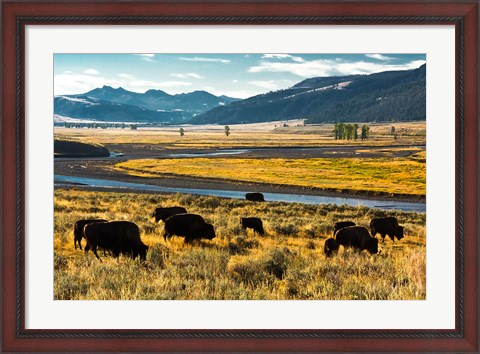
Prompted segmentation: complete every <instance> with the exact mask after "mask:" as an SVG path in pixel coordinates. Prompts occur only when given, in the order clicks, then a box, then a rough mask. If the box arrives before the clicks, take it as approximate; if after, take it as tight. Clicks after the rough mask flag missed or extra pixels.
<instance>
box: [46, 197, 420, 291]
mask: <svg viewBox="0 0 480 354" xmlns="http://www.w3.org/2000/svg"><path fill="white" fill-rule="evenodd" d="M171 205H182V206H184V207H186V208H187V210H188V211H189V212H191V213H196V214H200V215H202V216H204V218H205V219H206V220H207V222H210V223H212V224H213V225H214V226H215V229H216V234H217V237H216V238H214V239H213V240H211V241H208V240H203V241H196V242H194V244H193V245H185V244H184V243H183V240H182V239H181V238H178V237H174V238H172V240H171V241H170V242H167V243H164V241H163V238H162V237H161V235H162V232H163V224H162V223H161V222H160V223H159V224H158V225H156V224H154V223H153V219H152V218H150V214H151V212H152V210H153V209H154V208H155V207H158V206H171ZM387 214H388V215H393V216H395V217H397V219H398V220H399V222H400V224H401V225H404V226H405V234H406V236H405V238H404V239H402V240H401V241H396V242H395V243H393V242H391V240H386V241H385V243H380V246H379V249H380V251H381V253H380V254H378V255H374V256H371V255H369V254H367V253H360V254H357V253H355V252H352V251H344V250H343V249H341V250H340V254H339V255H338V256H337V257H334V258H331V259H327V258H325V256H324V255H323V242H324V241H325V239H326V238H329V237H331V236H332V232H333V224H334V223H335V222H336V221H340V220H353V221H355V222H356V223H357V224H359V225H362V226H366V227H368V224H369V222H370V219H371V218H374V217H379V216H385V215H387ZM242 216H258V217H261V218H262V220H263V221H264V226H265V231H266V235H265V236H263V237H258V236H254V235H253V233H252V232H251V231H250V230H249V231H248V232H245V231H244V230H242V229H241V227H240V217H242ZM425 217H426V216H425V214H424V213H414V212H399V211H391V212H388V213H386V212H383V211H380V210H376V209H369V208H366V207H348V206H335V205H305V204H298V203H281V202H277V203H271V202H265V203H252V202H248V201H245V200H234V199H222V198H217V197H206V196H192V195H181V194H175V195H152V194H135V193H115V192H88V191H80V190H56V191H55V230H54V298H55V299H80V300H86V299H88V300H105V299H125V300H127V299H153V300H155V299H156V300H167V299H244V300H248V299H269V300H275V299H305V300H307V299H382V300H389V299H395V300H399V299H425V298H426V281H425V276H426V273H425V265H426V248H425V247H426V245H425V236H426V235H425ZM83 218H105V219H109V220H130V221H133V222H135V223H136V224H138V225H139V226H140V229H141V238H142V241H143V242H144V243H145V244H147V245H148V246H149V250H148V253H147V260H146V262H145V263H144V264H142V263H141V262H140V261H139V260H138V259H137V260H132V259H129V258H124V257H122V256H121V257H120V258H119V259H118V260H115V259H113V258H111V257H109V256H103V252H101V251H100V252H99V255H100V257H101V258H102V260H103V262H99V261H98V260H97V259H96V258H95V257H94V255H93V254H92V253H91V252H90V253H89V254H87V256H85V254H84V253H83V252H82V251H80V250H78V249H77V250H74V246H73V224H74V222H75V221H76V220H78V219H83ZM83 245H85V240H83Z"/></svg>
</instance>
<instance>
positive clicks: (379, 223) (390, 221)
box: [370, 216, 403, 242]
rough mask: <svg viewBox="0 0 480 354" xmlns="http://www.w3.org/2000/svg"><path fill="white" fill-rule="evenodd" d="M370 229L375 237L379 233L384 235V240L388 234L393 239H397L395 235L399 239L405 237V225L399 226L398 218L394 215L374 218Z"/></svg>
mask: <svg viewBox="0 0 480 354" xmlns="http://www.w3.org/2000/svg"><path fill="white" fill-rule="evenodd" d="M370 229H371V231H372V236H373V237H375V235H376V234H377V233H378V234H380V236H382V242H385V236H386V235H388V237H390V238H391V239H392V241H395V237H396V238H397V239H398V240H401V239H402V238H403V226H399V225H398V221H397V219H396V218H394V217H393V216H390V217H387V218H378V219H372V221H370Z"/></svg>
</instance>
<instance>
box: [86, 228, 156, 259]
mask: <svg viewBox="0 0 480 354" xmlns="http://www.w3.org/2000/svg"><path fill="white" fill-rule="evenodd" d="M83 235H84V237H85V238H86V240H87V246H85V253H87V252H88V251H89V250H90V249H92V251H93V253H94V254H95V256H96V257H97V258H98V259H99V260H100V261H101V259H100V257H99V256H98V254H97V248H98V247H101V248H103V249H107V250H110V251H111V252H112V254H113V256H114V257H115V258H117V257H118V256H119V255H120V253H122V254H125V255H130V256H132V257H133V258H136V257H137V256H140V259H141V260H142V261H144V260H145V259H146V257H147V250H148V246H147V245H145V244H144V243H143V242H142V240H141V239H140V229H139V228H138V226H137V225H136V224H135V223H133V222H130V221H110V222H103V223H91V224H87V225H86V226H85V227H84V229H83Z"/></svg>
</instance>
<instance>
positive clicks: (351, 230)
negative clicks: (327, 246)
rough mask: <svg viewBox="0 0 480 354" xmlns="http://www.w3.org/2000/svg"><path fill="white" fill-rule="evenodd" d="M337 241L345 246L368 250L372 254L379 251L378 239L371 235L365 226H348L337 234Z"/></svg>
mask: <svg viewBox="0 0 480 354" xmlns="http://www.w3.org/2000/svg"><path fill="white" fill-rule="evenodd" d="M335 238H336V240H337V242H338V243H339V244H340V245H342V246H343V247H352V248H354V249H355V250H358V251H363V250H367V251H368V252H370V253H371V254H375V253H378V240H377V239H376V238H375V237H372V236H370V233H369V232H368V230H367V229H366V228H364V227H363V226H347V227H344V228H343V229H340V230H338V231H337V233H336V234H335Z"/></svg>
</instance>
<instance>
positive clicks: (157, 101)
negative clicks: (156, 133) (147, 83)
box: [54, 64, 426, 124]
mask: <svg viewBox="0 0 480 354" xmlns="http://www.w3.org/2000/svg"><path fill="white" fill-rule="evenodd" d="M54 113H55V114H56V115H58V116H63V117H70V118H78V119H91V120H98V121H114V122H137V123H154V124H181V123H191V124H238V123H257V122H268V121H279V120H289V119H306V121H307V123H331V122H384V121H412V120H425V118H426V65H425V64H424V65H422V66H421V67H419V68H418V69H413V70H404V71H385V72H381V73H375V74H370V75H346V76H332V77H315V78H309V79H306V80H303V81H301V82H299V83H297V84H296V85H294V86H292V87H290V88H287V89H284V90H278V91H271V92H268V93H265V94H261V95H256V96H253V97H250V98H247V99H244V100H239V99H236V98H232V97H227V96H215V95H212V94H211V93H209V92H206V91H194V92H191V93H182V94H176V95H170V94H168V93H166V92H164V91H161V90H148V91H146V92H145V93H143V94H142V93H136V92H131V91H128V90H125V89H123V88H121V87H120V88H116V89H115V88H112V87H109V86H103V87H101V88H96V89H94V90H91V91H89V92H86V93H84V94H79V95H63V96H55V99H54Z"/></svg>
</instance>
